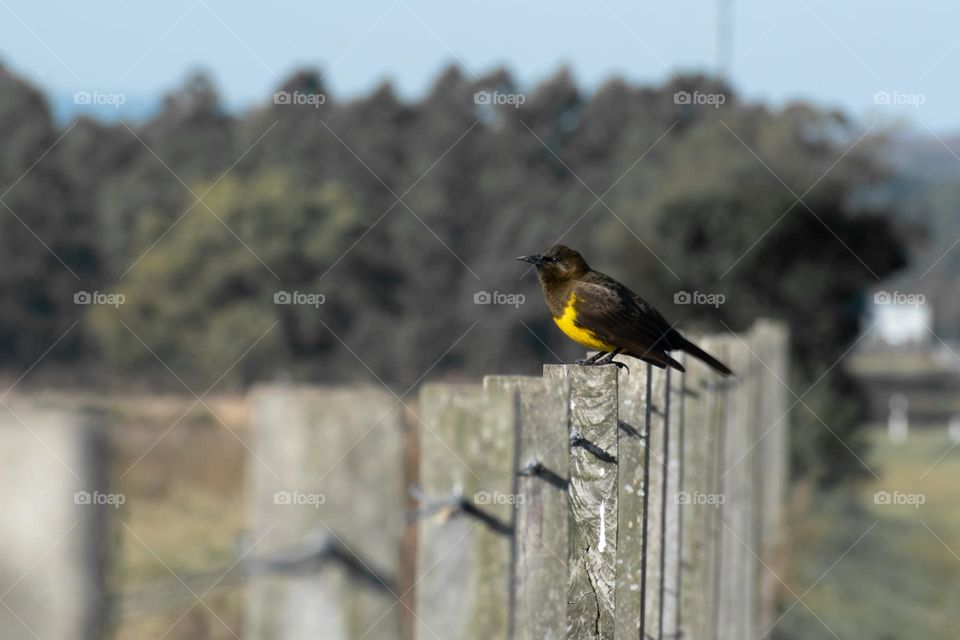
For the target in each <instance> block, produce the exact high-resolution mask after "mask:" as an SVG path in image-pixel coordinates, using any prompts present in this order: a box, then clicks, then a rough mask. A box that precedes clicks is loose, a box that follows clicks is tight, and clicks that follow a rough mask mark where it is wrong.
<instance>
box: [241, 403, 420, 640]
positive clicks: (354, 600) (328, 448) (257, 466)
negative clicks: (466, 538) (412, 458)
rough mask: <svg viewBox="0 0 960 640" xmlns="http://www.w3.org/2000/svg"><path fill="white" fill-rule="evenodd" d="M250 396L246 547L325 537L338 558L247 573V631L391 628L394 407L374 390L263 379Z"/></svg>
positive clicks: (400, 501) (277, 546)
mask: <svg viewBox="0 0 960 640" xmlns="http://www.w3.org/2000/svg"><path fill="white" fill-rule="evenodd" d="M251 406H252V412H253V425H254V433H255V435H254V441H253V443H252V444H253V449H252V451H253V455H252V457H251V460H250V463H249V465H248V466H249V471H248V473H249V486H250V488H251V490H250V533H251V540H255V541H257V542H256V546H255V547H254V548H253V549H252V550H251V551H250V552H249V554H248V557H249V558H250V559H253V558H256V557H268V556H271V555H275V554H291V553H292V552H296V551H297V550H298V549H306V548H312V547H322V545H323V544H331V545H333V546H334V547H335V548H337V549H338V550H339V551H340V552H342V553H343V557H344V560H345V561H344V562H335V561H328V562H326V563H324V564H323V565H321V566H320V567H319V568H318V569H317V570H316V571H304V572H303V573H298V574H295V575H258V576H253V577H252V578H251V581H250V586H249V589H248V606H247V607H246V620H245V633H244V637H246V638H254V639H256V638H279V637H282V638H294V639H299V638H318V637H322V638H324V639H329V640H337V639H340V638H343V639H347V638H356V637H359V636H361V635H364V634H366V635H365V636H364V637H365V638H370V639H374V638H376V639H383V640H394V639H396V638H399V637H400V625H401V622H400V610H401V606H400V605H397V604H396V602H397V596H399V595H400V592H399V590H398V588H397V578H398V576H399V573H400V562H401V560H400V558H401V537H402V533H403V530H402V515H403V511H404V508H405V495H404V494H405V488H404V472H403V423H402V416H401V405H400V404H399V403H398V402H397V401H396V398H394V397H393V396H392V395H391V394H389V393H386V392H385V391H383V390H381V389H375V388H362V387H361V388H349V389H348V388H322V387H308V386H288V385H271V386H264V387H258V388H257V389H255V390H254V391H253V393H252V394H251ZM354 560H355V561H357V562H356V563H354V564H353V566H352V567H351V565H350V562H352V561H354ZM358 568H363V570H358ZM305 569H308V567H305Z"/></svg>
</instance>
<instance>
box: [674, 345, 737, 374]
mask: <svg viewBox="0 0 960 640" xmlns="http://www.w3.org/2000/svg"><path fill="white" fill-rule="evenodd" d="M679 348H680V350H681V351H685V352H686V353H689V354H690V355H692V356H693V357H694V358H696V359H697V360H700V361H701V362H703V363H704V364H706V365H708V366H709V367H710V368H711V369H713V370H714V371H716V372H717V373H719V374H721V375H724V376H729V375H733V371H731V370H730V367H728V366H727V365H725V364H723V363H722V362H720V361H719V360H717V359H716V358H714V357H713V356H712V355H710V354H709V353H707V352H706V351H704V350H703V349H701V348H700V347H698V346H697V345H695V344H693V343H692V342H690V341H689V340H687V339H686V338H683V343H682V344H681V345H680V347H679Z"/></svg>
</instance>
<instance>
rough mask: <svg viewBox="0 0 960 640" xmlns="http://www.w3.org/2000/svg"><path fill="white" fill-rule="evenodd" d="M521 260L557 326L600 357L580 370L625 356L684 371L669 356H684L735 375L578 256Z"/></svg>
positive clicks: (566, 250) (561, 250)
mask: <svg viewBox="0 0 960 640" xmlns="http://www.w3.org/2000/svg"><path fill="white" fill-rule="evenodd" d="M517 260H521V261H523V262H528V263H530V264H532V265H534V266H535V267H536V268H537V277H538V279H539V280H540V286H541V287H542V289H543V295H544V298H545V299H546V302H547V308H548V309H549V310H550V315H551V316H553V321H554V322H555V323H556V324H557V326H558V327H560V330H561V331H563V333H565V334H566V336H567V337H568V338H570V339H572V340H573V341H574V342H576V343H577V344H579V345H581V346H583V347H586V348H587V349H593V350H596V351H598V353H597V354H596V355H594V356H592V357H591V358H588V359H586V360H578V361H577V362H576V364H581V365H604V364H615V365H617V366H618V367H622V366H625V365H624V364H623V363H621V362H616V361H614V358H615V357H616V356H618V355H620V354H621V353H622V354H624V355H628V356H632V357H634V358H638V359H640V360H643V361H644V362H648V363H650V364H652V365H654V366H655V367H659V368H661V369H665V368H667V367H672V368H674V369H677V370H679V371H684V367H683V365H682V364H680V363H679V362H677V361H676V360H675V359H674V358H672V357H671V356H670V352H671V351H682V352H685V353H688V354H690V355H691V356H693V357H694V358H697V359H698V360H700V361H702V362H703V363H705V364H706V365H708V366H709V367H710V368H712V369H713V370H714V371H716V372H717V373H719V374H721V375H723V376H729V375H731V374H732V373H733V372H732V371H731V370H730V368H729V367H727V365H725V364H723V363H722V362H720V361H719V360H717V359H716V358H714V357H713V356H711V355H710V354H709V353H707V352H706V351H704V350H703V349H701V348H700V347H698V346H697V345H695V344H693V343H692V342H690V341H689V340H687V339H686V338H685V337H683V335H682V334H681V333H680V332H679V331H677V330H676V329H674V327H673V325H671V324H670V323H668V322H667V320H666V318H664V317H663V315H662V314H661V313H660V312H659V311H657V310H656V309H655V308H654V307H653V305H651V304H650V303H649V302H647V301H646V300H644V299H643V298H641V297H640V296H638V295H637V294H636V293H634V292H633V291H631V290H630V289H628V288H627V287H626V286H624V285H622V284H620V283H619V282H617V281H616V280H614V279H613V278H611V277H610V276H608V275H606V274H603V273H600V272H599V271H594V270H593V269H591V268H590V267H589V265H587V262H586V260H584V259H583V256H581V255H580V254H579V253H578V252H577V251H575V250H573V249H571V248H570V247H567V246H564V245H562V244H557V245H554V246H552V247H550V249H549V250H548V251H547V252H546V253H542V254H538V255H530V256H520V257H519V258H517Z"/></svg>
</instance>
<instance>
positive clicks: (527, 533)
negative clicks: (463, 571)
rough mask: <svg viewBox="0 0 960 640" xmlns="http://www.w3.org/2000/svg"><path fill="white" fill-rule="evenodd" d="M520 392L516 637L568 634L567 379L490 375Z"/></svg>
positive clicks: (535, 639) (490, 384)
mask: <svg viewBox="0 0 960 640" xmlns="http://www.w3.org/2000/svg"><path fill="white" fill-rule="evenodd" d="M483 384H484V387H485V388H487V389H491V388H502V389H507V390H511V389H512V390H516V391H517V392H518V393H519V394H520V421H519V424H520V434H519V451H518V455H517V463H518V465H519V469H518V470H517V471H518V473H519V474H520V477H519V480H518V483H517V502H516V508H517V510H516V532H515V541H514V545H515V558H514V566H513V580H514V584H515V593H516V601H515V603H514V611H515V614H514V636H513V637H514V638H515V639H516V640H562V639H563V638H566V637H567V586H566V585H567V562H568V559H567V556H568V553H569V547H568V545H569V539H568V519H569V513H568V504H567V486H568V481H569V476H568V468H569V449H570V444H569V439H570V429H569V415H570V408H569V404H570V384H569V381H568V380H567V379H562V378H553V379H551V378H533V377H525V376H487V377H486V378H484V380H483Z"/></svg>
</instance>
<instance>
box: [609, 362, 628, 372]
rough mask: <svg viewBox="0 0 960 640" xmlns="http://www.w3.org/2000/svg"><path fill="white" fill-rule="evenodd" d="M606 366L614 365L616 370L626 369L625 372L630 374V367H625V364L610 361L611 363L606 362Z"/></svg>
mask: <svg viewBox="0 0 960 640" xmlns="http://www.w3.org/2000/svg"><path fill="white" fill-rule="evenodd" d="M607 364H614V365H616V366H617V369H626V370H627V373H630V367H628V366H627V365H625V364H624V363H622V362H617V361H616V360H611V361H610V362H608V363H607Z"/></svg>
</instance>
